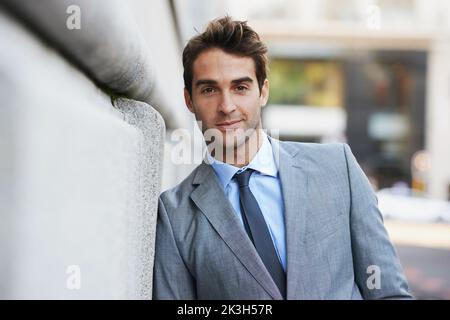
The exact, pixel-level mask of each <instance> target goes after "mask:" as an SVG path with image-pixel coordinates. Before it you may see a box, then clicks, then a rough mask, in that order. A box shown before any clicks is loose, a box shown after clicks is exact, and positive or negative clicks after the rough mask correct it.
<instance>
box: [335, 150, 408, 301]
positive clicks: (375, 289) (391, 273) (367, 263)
mask: <svg viewBox="0 0 450 320" xmlns="http://www.w3.org/2000/svg"><path fill="white" fill-rule="evenodd" d="M344 154H345V159H346V162H347V170H348V179H349V186H350V197H351V203H350V232H351V243H352V255H353V268H354V274H355V281H356V283H357V285H358V287H359V289H360V291H361V294H362V296H363V297H364V299H410V298H412V296H411V295H410V293H409V291H408V284H407V282H406V278H405V276H404V274H403V270H402V267H401V265H400V261H399V259H398V257H397V253H396V251H395V249H394V247H393V245H392V244H391V242H390V240H389V236H388V234H387V232H386V229H385V228H384V225H383V218H382V215H381V212H380V210H379V209H378V200H377V198H376V195H375V193H374V191H373V189H372V186H371V185H370V183H369V180H368V179H367V177H366V175H365V174H364V172H363V171H362V170H361V168H360V166H359V165H358V163H357V161H356V159H355V157H354V156H353V154H352V152H351V150H350V147H349V146H348V145H346V144H344Z"/></svg>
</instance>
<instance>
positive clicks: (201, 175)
mask: <svg viewBox="0 0 450 320" xmlns="http://www.w3.org/2000/svg"><path fill="white" fill-rule="evenodd" d="M193 184H198V187H197V188H196V189H195V190H194V191H193V192H192V193H191V199H192V200H193V201H194V203H195V204H196V205H197V206H198V208H199V209H200V210H201V211H202V212H203V214H204V215H205V216H206V218H207V219H208V220H209V222H210V223H211V225H212V226H213V228H214V229H215V230H216V231H217V233H218V234H219V235H220V237H221V238H222V239H223V241H225V243H226V244H227V245H228V247H229V248H230V249H231V251H232V252H233V253H234V254H235V255H236V257H237V258H238V259H239V260H240V261H241V263H242V264H243V265H244V266H245V268H246V269H247V270H248V271H249V272H250V273H251V274H252V275H253V277H254V278H255V279H256V281H258V283H259V284H260V285H261V286H262V287H263V288H264V289H265V290H266V291H267V293H268V294H270V295H271V296H272V298H274V299H282V296H281V294H280V292H279V290H278V287H277V286H276V284H275V282H274V281H273V280H272V278H271V276H270V274H269V272H268V271H267V270H266V268H265V267H264V264H263V262H262V261H261V258H260V257H259V256H258V253H257V252H256V250H255V248H254V247H253V244H252V243H251V241H250V239H249V238H248V236H247V234H246V233H245V231H244V229H243V227H242V226H241V222H240V221H239V219H238V217H237V216H236V214H235V213H234V209H233V207H232V206H231V204H230V202H229V201H228V199H227V198H226V196H225V194H224V192H223V190H222V188H221V187H220V185H219V182H218V180H217V177H216V174H215V173H214V169H212V167H211V166H210V165H208V164H206V163H204V162H203V163H202V164H201V165H200V167H199V168H198V170H197V173H196V176H195V178H194V181H193Z"/></svg>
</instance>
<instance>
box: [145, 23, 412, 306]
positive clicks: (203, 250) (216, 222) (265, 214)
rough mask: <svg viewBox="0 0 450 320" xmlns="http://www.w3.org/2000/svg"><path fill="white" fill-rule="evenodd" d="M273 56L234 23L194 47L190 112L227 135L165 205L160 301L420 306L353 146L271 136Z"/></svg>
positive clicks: (190, 47)
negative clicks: (265, 121)
mask: <svg viewBox="0 0 450 320" xmlns="http://www.w3.org/2000/svg"><path fill="white" fill-rule="evenodd" d="M266 55H267V49H266V47H265V45H264V44H263V43H262V42H261V41H260V39H259V36H258V35H257V34H256V33H255V32H254V31H253V30H252V29H251V28H250V27H249V26H248V25H247V24H246V23H245V22H239V21H232V20H231V19H230V18H229V17H225V18H222V19H219V20H215V21H212V22H210V23H209V25H208V27H207V29H206V31H205V32H204V33H202V34H199V35H197V36H196V37H194V38H192V39H191V40H190V41H189V42H188V44H187V45H186V47H185V49H184V52H183V65H184V82H185V90H184V97H185V101H186V105H187V107H188V109H189V110H190V111H191V112H192V113H194V114H195V116H196V119H197V120H198V121H199V123H200V127H201V130H202V131H203V133H204V136H205V140H206V141H207V142H208V141H209V140H213V139H207V138H206V136H207V134H208V130H215V132H216V133H217V132H218V133H219V134H218V135H217V134H216V135H215V139H214V143H210V144H209V145H208V149H209V150H208V152H207V156H206V158H205V160H204V162H203V163H202V164H200V165H199V166H198V167H197V168H196V169H195V170H194V171H193V172H192V173H191V174H190V175H189V176H188V177H187V178H186V179H185V180H184V181H183V182H181V183H180V184H179V185H178V186H176V187H175V188H173V189H171V190H168V191H166V192H164V193H163V194H162V195H161V197H160V200H159V212H158V222H157V230H156V248H155V252H156V254H155V266H154V278H153V283H154V286H153V295H154V298H155V299H362V298H364V299H378V298H410V297H411V296H410V294H409V293H408V286H407V283H406V280H405V277H404V275H403V272H402V269H401V266H400V263H399V261H398V259H397V256H396V253H395V250H394V248H393V246H392V245H391V243H390V241H389V238H388V235H387V233H386V231H385V229H384V227H383V221H382V217H381V215H380V212H379V210H378V208H377V200H376V197H375V195H374V193H373V191H372V189H371V186H370V184H369V182H368V180H367V178H366V177H365V175H364V173H363V172H362V171H361V169H360V167H359V166H358V164H357V162H356V160H355V158H354V156H353V155H352V153H351V151H350V148H349V147H348V146H347V145H344V144H323V145H319V144H307V143H295V142H282V141H279V140H276V139H274V138H271V137H269V136H268V135H266V134H265V133H264V132H263V131H262V130H261V129H262V126H261V107H262V106H264V105H265V104H266V103H267V99H268V96H269V82H268V80H267V79H266V65H267V56H266ZM208 136H209V134H208ZM211 145H214V148H211V147H210V146H211Z"/></svg>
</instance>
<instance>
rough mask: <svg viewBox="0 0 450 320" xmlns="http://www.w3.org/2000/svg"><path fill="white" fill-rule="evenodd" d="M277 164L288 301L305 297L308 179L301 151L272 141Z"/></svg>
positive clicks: (277, 141)
mask: <svg viewBox="0 0 450 320" xmlns="http://www.w3.org/2000/svg"><path fill="white" fill-rule="evenodd" d="M271 142H272V148H273V151H274V155H275V161H276V162H277V164H278V168H279V175H280V180H281V188H282V193H283V201H284V208H285V226H286V251H287V258H286V259H287V299H300V298H301V297H302V296H306V292H304V288H303V286H302V287H300V288H299V287H298V286H299V284H301V280H302V278H303V277H304V276H305V274H306V271H307V270H303V269H304V268H305V265H306V263H305V262H306V259H307V257H306V256H305V254H304V252H303V248H305V233H306V212H307V210H306V209H307V206H308V205H309V201H308V199H307V191H308V176H307V174H306V165H305V163H304V161H303V160H301V159H299V158H296V155H297V154H298V151H299V149H298V148H292V147H291V146H289V145H287V144H285V143H283V142H280V141H279V140H275V139H271Z"/></svg>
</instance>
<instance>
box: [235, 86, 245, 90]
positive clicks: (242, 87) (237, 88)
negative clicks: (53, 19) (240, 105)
mask: <svg viewBox="0 0 450 320" xmlns="http://www.w3.org/2000/svg"><path fill="white" fill-rule="evenodd" d="M246 90H248V89H247V87H246V86H237V87H236V91H246Z"/></svg>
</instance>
